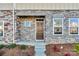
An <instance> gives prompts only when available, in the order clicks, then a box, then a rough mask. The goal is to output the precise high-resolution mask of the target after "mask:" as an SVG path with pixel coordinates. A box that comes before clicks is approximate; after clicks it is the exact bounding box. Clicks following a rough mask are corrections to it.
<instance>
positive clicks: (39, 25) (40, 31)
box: [36, 17, 45, 40]
mask: <svg viewBox="0 0 79 59" xmlns="http://www.w3.org/2000/svg"><path fill="white" fill-rule="evenodd" d="M44 20H45V18H41V17H40V18H36V40H44Z"/></svg>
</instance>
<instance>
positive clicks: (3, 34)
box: [0, 21, 4, 38]
mask: <svg viewBox="0 0 79 59" xmlns="http://www.w3.org/2000/svg"><path fill="white" fill-rule="evenodd" d="M0 22H2V23H3V25H2V26H3V36H0V37H3V38H4V21H0Z"/></svg>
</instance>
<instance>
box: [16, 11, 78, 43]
mask: <svg viewBox="0 0 79 59" xmlns="http://www.w3.org/2000/svg"><path fill="white" fill-rule="evenodd" d="M19 15H20V16H21V15H22V16H23V15H26V16H37V15H38V16H40V15H44V16H45V42H47V43H53V44H57V43H77V42H79V39H78V37H79V35H69V32H68V29H66V28H64V34H63V35H53V18H54V17H58V18H59V17H61V18H64V19H63V20H64V26H66V27H68V22H69V21H68V18H71V17H79V10H53V11H52V10H48V11H46V10H16V11H15V23H16V25H15V26H17V24H18V25H20V23H18V22H16V19H17V16H19ZM34 26H35V24H34ZM15 30H16V32H15V36H16V37H15V40H16V41H21V40H22V39H24V37H22V36H19V35H17V34H19V33H23V32H22V31H23V30H20V32H18V31H17V30H18V29H15ZM32 30H33V31H30V32H28V33H30V34H31V35H32V36H30V35H29V36H26V37H27V39H29V37H30V38H31V39H30V40H31V41H35V27H33V29H32ZM24 33H25V31H24ZM24 41H25V40H24Z"/></svg>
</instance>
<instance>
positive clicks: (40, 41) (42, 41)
mask: <svg viewBox="0 0 79 59" xmlns="http://www.w3.org/2000/svg"><path fill="white" fill-rule="evenodd" d="M36 41H40V42H41V41H42V42H44V41H45V40H37V39H36Z"/></svg>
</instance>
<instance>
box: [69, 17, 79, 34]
mask: <svg viewBox="0 0 79 59" xmlns="http://www.w3.org/2000/svg"><path fill="white" fill-rule="evenodd" d="M69 33H70V34H78V18H69Z"/></svg>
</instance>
